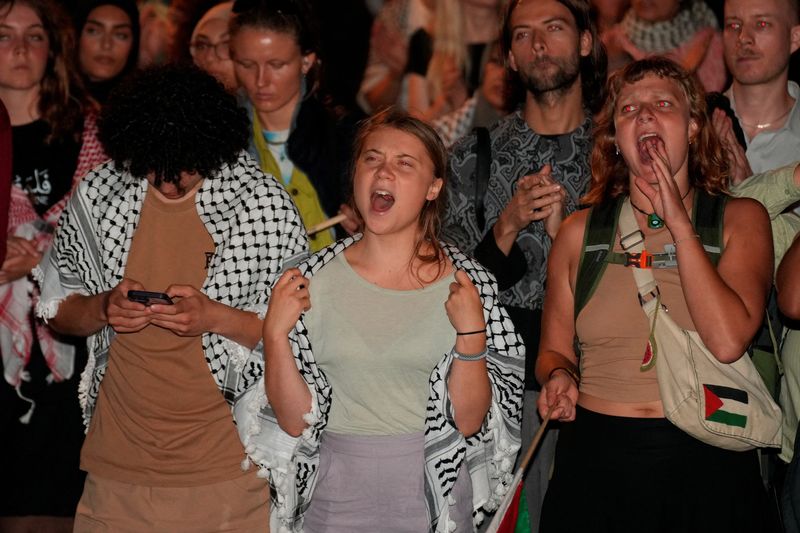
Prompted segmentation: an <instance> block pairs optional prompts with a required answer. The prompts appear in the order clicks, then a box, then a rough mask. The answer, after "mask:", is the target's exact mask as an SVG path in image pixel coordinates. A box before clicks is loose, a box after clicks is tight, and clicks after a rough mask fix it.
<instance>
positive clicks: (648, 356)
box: [639, 340, 656, 372]
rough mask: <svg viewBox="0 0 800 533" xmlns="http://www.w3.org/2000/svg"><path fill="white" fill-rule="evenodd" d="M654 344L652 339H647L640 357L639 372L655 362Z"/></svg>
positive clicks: (644, 370)
mask: <svg viewBox="0 0 800 533" xmlns="http://www.w3.org/2000/svg"><path fill="white" fill-rule="evenodd" d="M655 346H656V344H655V343H654V342H653V341H652V340H649V341H647V346H646V347H645V349H644V358H643V359H642V364H641V366H640V367H639V370H640V371H641V372H647V371H648V370H650V369H651V368H653V365H655V364H656V349H655Z"/></svg>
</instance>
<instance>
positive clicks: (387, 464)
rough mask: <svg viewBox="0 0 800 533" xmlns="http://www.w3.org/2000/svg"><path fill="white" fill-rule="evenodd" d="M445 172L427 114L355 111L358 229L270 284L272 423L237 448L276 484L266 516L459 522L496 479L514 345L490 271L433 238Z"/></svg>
mask: <svg viewBox="0 0 800 533" xmlns="http://www.w3.org/2000/svg"><path fill="white" fill-rule="evenodd" d="M445 168H446V152H445V149H444V146H443V145H442V143H441V141H440V140H439V138H438V136H437V135H436V133H435V132H434V131H433V130H432V129H431V128H430V127H429V126H428V125H427V124H425V123H423V122H422V121H419V120H417V119H414V118H411V117H409V116H407V115H405V114H400V113H398V112H396V111H393V110H391V109H390V110H387V111H385V112H382V113H380V114H378V115H376V116H374V117H373V118H371V119H369V120H368V121H367V122H366V123H364V124H363V126H362V127H361V129H360V132H359V135H358V137H357V141H356V146H355V156H354V164H353V191H354V192H353V202H352V203H353V207H354V208H355V210H356V211H357V212H358V213H359V214H360V216H361V218H362V220H363V221H364V232H363V234H362V235H357V236H355V237H352V238H349V239H347V240H345V241H341V242H339V243H335V244H333V245H332V246H330V247H328V248H325V249H323V250H322V251H320V252H319V253H317V254H316V255H314V256H312V257H311V258H310V259H309V260H308V261H306V262H305V263H303V264H301V265H300V266H299V268H296V269H292V270H289V271H287V272H286V273H285V274H284V275H283V277H281V279H280V280H279V281H278V282H277V283H276V285H275V287H274V288H273V291H272V295H271V300H270V307H269V311H268V313H267V316H266V319H265V321H264V351H265V357H266V365H267V369H268V370H267V373H266V383H265V385H266V391H267V400H268V401H269V405H268V406H267V408H266V409H264V410H263V411H262V414H263V415H264V416H267V417H274V418H275V420H276V422H277V425H279V429H278V428H277V427H276V428H275V429H276V431H275V433H274V435H272V436H269V435H260V436H253V440H252V442H253V445H254V446H253V448H254V449H255V451H254V452H253V453H252V454H251V457H253V458H254V459H255V460H256V462H258V463H259V464H261V466H264V467H268V468H270V476H271V481H272V484H273V486H275V487H276V488H277V498H276V501H275V502H273V503H274V504H275V506H276V509H275V511H274V514H273V520H280V521H281V523H280V524H276V523H275V522H273V526H277V525H282V526H285V527H289V528H290V529H292V528H300V527H302V528H303V530H304V531H307V532H315V531H323V530H324V531H329V532H330V531H336V532H338V531H341V532H358V531H364V532H374V531H390V532H395V531H409V532H412V531H413V532H419V531H429V530H430V531H452V530H453V529H449V528H452V527H455V528H456V529H454V530H455V531H471V530H472V527H473V526H472V522H473V517H472V513H473V512H474V511H478V510H480V509H481V508H482V507H486V508H487V509H490V510H492V509H494V508H495V507H496V505H497V503H498V501H497V498H499V496H498V494H502V493H503V492H505V490H502V489H503V487H498V484H500V483H508V482H510V478H509V476H507V475H506V473H508V472H509V471H510V469H511V467H512V465H513V462H514V457H515V455H516V452H517V450H518V448H519V407H520V402H521V394H522V373H523V358H524V351H523V347H522V343H521V341H520V339H519V337H518V336H517V335H516V333H515V332H514V330H513V326H512V325H511V322H510V320H509V318H508V315H507V314H506V312H505V310H504V309H503V308H501V307H500V306H499V304H497V302H496V290H497V288H496V284H495V282H494V278H493V277H492V276H491V275H490V274H488V273H487V272H486V270H484V269H483V267H481V266H480V265H479V264H478V263H476V262H475V261H473V260H471V259H470V258H468V257H466V256H465V255H463V254H462V253H461V252H459V251H458V250H457V249H455V248H453V247H451V246H449V245H446V244H444V243H441V242H440V241H439V239H438V231H439V220H440V218H439V217H440V213H441V209H442V207H443V203H444V198H443V194H444V192H445V191H444V188H445V179H446V178H445ZM298 369H299V371H298ZM264 437H267V438H266V439H265V438H264ZM262 441H263V442H264V443H265V444H264V447H263V449H261V448H259V444H258V443H259V442H262ZM262 453H263V456H262V455H261V454H262ZM286 459H288V461H287V460H286ZM498 488H500V489H501V490H499V491H498V490H496V489H498ZM276 530H277V529H276ZM292 530H294V529H292Z"/></svg>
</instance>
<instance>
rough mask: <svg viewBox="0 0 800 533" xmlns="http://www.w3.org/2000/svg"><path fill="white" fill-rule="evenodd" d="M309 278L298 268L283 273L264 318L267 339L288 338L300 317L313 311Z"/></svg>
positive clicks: (264, 331)
mask: <svg viewBox="0 0 800 533" xmlns="http://www.w3.org/2000/svg"><path fill="white" fill-rule="evenodd" d="M308 285H309V281H308V278H305V277H303V276H302V275H301V274H300V270H299V269H297V268H291V269H289V270H287V271H286V272H284V273H283V275H282V276H281V277H280V279H278V282H277V283H276V284H275V287H274V288H273V289H272V295H271V296H270V298H269V308H268V309H267V316H266V317H265V318H264V326H263V334H264V338H265V339H273V338H278V337H286V336H287V335H289V332H290V331H292V328H294V325H295V324H296V323H297V320H298V319H299V318H300V315H301V314H303V313H304V312H305V311H308V310H309V309H311V293H310V292H309V290H308Z"/></svg>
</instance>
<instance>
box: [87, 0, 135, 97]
mask: <svg viewBox="0 0 800 533" xmlns="http://www.w3.org/2000/svg"><path fill="white" fill-rule="evenodd" d="M79 9H80V11H79V14H78V16H77V18H76V19H75V28H76V34H77V37H78V69H79V70H80V73H81V75H82V77H83V79H84V83H85V85H86V88H87V90H88V92H89V94H90V95H91V96H92V98H94V99H95V100H96V101H97V102H98V103H100V104H103V103H105V101H106V99H107V98H108V93H109V92H111V90H112V89H113V88H114V87H115V86H116V85H117V84H118V83H119V81H120V80H121V79H122V78H124V77H125V76H126V75H127V74H129V73H130V72H131V71H133V70H134V69H135V68H136V65H137V62H138V60H139V38H140V31H139V8H138V7H136V2H135V1H134V0H88V1H86V2H84V3H83V4H82V5H80V6H79Z"/></svg>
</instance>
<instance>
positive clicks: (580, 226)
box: [556, 208, 591, 243]
mask: <svg viewBox="0 0 800 533" xmlns="http://www.w3.org/2000/svg"><path fill="white" fill-rule="evenodd" d="M590 211H591V210H590V209H588V208H587V209H581V210H579V211H575V212H574V213H572V214H571V215H570V216H568V217H567V218H566V219H564V222H562V223H561V227H560V228H559V230H558V235H556V241H558V240H561V239H563V240H565V241H567V242H570V243H572V242H576V241H577V242H578V243H582V242H583V233H584V231H585V230H586V220H587V219H588V218H589V212H590Z"/></svg>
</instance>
